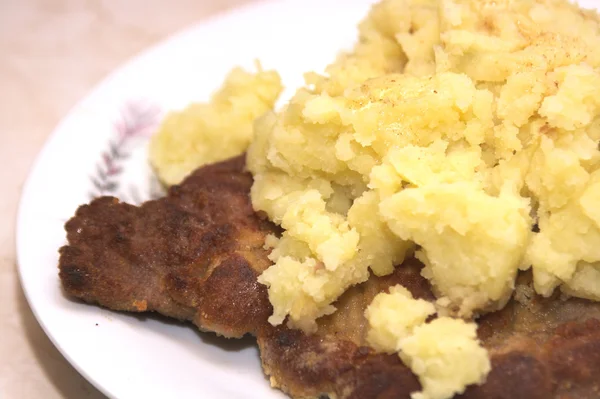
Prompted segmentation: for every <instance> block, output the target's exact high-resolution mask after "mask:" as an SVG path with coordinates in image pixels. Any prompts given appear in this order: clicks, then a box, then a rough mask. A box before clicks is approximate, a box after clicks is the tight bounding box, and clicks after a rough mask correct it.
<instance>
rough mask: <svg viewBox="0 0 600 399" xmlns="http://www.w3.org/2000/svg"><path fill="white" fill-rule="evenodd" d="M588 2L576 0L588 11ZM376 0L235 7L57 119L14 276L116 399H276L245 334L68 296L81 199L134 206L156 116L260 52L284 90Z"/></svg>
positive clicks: (28, 208) (29, 199)
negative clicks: (68, 227) (66, 270)
mask: <svg viewBox="0 0 600 399" xmlns="http://www.w3.org/2000/svg"><path fill="white" fill-rule="evenodd" d="M596 1H597V0H587V1H580V4H582V5H584V6H587V7H590V8H595V7H597V4H596ZM373 2H374V0H284V1H277V2H270V3H262V4H258V5H253V6H249V7H246V8H241V9H238V10H236V11H235V12H232V13H229V14H226V15H222V16H219V17H217V18H214V19H212V20H210V21H207V22H205V23H203V24H201V25H199V26H197V27H194V28H192V29H190V30H187V31H185V32H183V33H181V34H179V35H177V36H174V37H173V38H171V39H170V40H167V41H166V42H164V43H163V44H161V45H159V46H156V47H154V48H153V49H151V50H149V51H148V52H146V53H144V54H142V55H141V56H139V57H137V58H135V59H134V60H132V61H131V62H129V63H128V64H127V65H126V66H124V67H123V68H121V69H119V70H118V71H117V72H115V73H114V74H112V75H111V76H110V77H109V78H107V79H106V80H105V81H104V82H103V83H102V84H100V85H99V86H98V87H97V88H96V89H95V90H94V91H93V92H92V93H91V94H90V95H89V96H88V97H87V98H85V99H84V100H83V101H82V102H81V103H79V104H78V105H77V106H76V107H75V108H74V109H73V110H72V111H71V113H70V114H69V115H68V116H67V117H66V118H65V119H64V120H63V122H62V123H61V124H60V125H59V126H58V128H57V129H56V130H55V132H54V133H53V134H52V136H51V138H50V139H49V140H48V143H47V144H46V146H45V147H44V149H43V151H42V152H41V154H40V155H39V158H38V159H37V161H36V163H35V165H34V167H33V169H32V172H31V175H30V177H29V179H28V181H27V183H26V185H25V188H24V191H23V197H22V200H21V205H20V209H19V215H18V221H17V226H18V227H17V253H18V259H19V272H20V276H21V282H22V285H23V288H24V290H25V294H26V296H27V299H28V300H29V303H30V305H31V308H32V309H33V312H34V313H35V315H36V317H37V319H38V321H39V322H40V324H41V325H42V327H43V328H44V330H45V331H46V333H47V334H48V336H49V337H50V339H51V340H52V341H53V342H54V344H55V345H56V346H57V347H58V349H59V350H60V351H61V352H62V353H63V355H64V356H65V357H66V358H67V359H68V360H69V361H70V362H71V363H72V364H73V365H74V366H75V367H76V368H77V370H79V372H80V373H81V374H83V375H84V376H85V377H86V378H87V379H89V380H90V381H91V382H92V383H93V384H94V385H95V386H96V387H98V388H99V389H100V390H102V391H103V392H104V393H105V394H107V395H108V396H111V397H116V398H138V397H143V398H161V399H163V398H173V397H176V398H237V397H244V398H261V399H263V398H281V397H284V396H283V395H282V394H281V393H279V392H278V391H275V390H272V389H271V388H270V387H269V384H268V381H267V380H266V379H265V378H264V376H263V373H262V371H261V368H260V362H259V356H258V350H257V349H256V347H255V345H254V343H253V341H252V340H241V341H227V340H223V339H218V338H216V337H215V336H214V335H212V334H201V333H198V332H197V331H196V329H195V327H193V326H186V325H180V324H176V323H169V322H166V321H162V320H159V319H156V318H152V317H150V318H144V317H140V316H137V317H136V316H133V315H127V314H120V313H114V312H110V311H108V310H104V309H101V308H98V307H95V306H87V305H82V304H81V303H78V302H74V301H71V300H69V299H68V298H66V297H65V296H64V295H63V293H62V291H61V289H60V284H59V280H58V276H57V273H58V270H57V268H56V265H57V262H58V254H57V249H58V248H59V247H60V246H61V245H63V244H64V242H65V233H64V230H63V225H64V222H65V221H66V220H67V219H68V218H69V217H70V216H71V215H73V213H74V211H75V209H76V208H77V206H78V205H80V204H82V203H86V202H88V201H89V198H90V194H95V195H97V194H100V193H102V194H112V195H117V196H119V197H121V198H122V199H124V200H127V201H131V202H139V201H142V200H144V199H147V198H148V197H150V196H151V195H153V193H154V192H155V191H156V190H155V185H154V183H153V180H152V175H151V173H150V171H149V169H148V167H147V163H146V158H145V143H146V141H147V136H148V134H150V133H151V132H152V130H153V127H155V124H156V122H157V121H158V120H159V118H160V117H161V114H162V112H164V111H166V110H170V109H177V108H181V107H183V106H185V105H186V104H187V103H189V102H190V101H193V100H204V99H207V98H208V96H209V94H210V93H211V92H212V91H213V90H214V89H215V88H216V87H217V86H218V83H219V82H220V80H221V79H222V78H223V77H224V75H225V73H226V72H227V71H228V70H229V69H230V68H231V67H233V66H235V65H242V66H245V67H248V68H251V67H252V66H253V61H254V59H255V58H259V59H260V60H261V61H262V64H263V66H264V67H265V68H275V69H277V70H278V71H279V72H280V73H281V75H282V78H283V82H284V84H285V85H286V86H287V90H286V91H285V93H284V95H283V98H286V97H288V96H289V94H290V93H291V92H293V89H294V88H295V87H296V86H298V85H300V84H301V83H302V73H303V72H305V71H309V70H319V69H322V68H323V67H324V66H325V65H326V64H327V63H328V62H330V61H331V60H333V58H334V56H335V54H336V53H337V52H338V51H339V50H340V49H342V48H347V47H349V46H350V45H351V44H352V43H353V42H354V40H355V37H356V24H357V22H358V21H359V20H360V19H361V18H362V17H363V16H364V15H365V14H366V12H367V10H368V8H369V5H370V4H371V3H373Z"/></svg>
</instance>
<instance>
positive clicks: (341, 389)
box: [59, 157, 600, 399]
mask: <svg viewBox="0 0 600 399" xmlns="http://www.w3.org/2000/svg"><path fill="white" fill-rule="evenodd" d="M251 184H252V177H251V176H250V174H248V173H246V172H245V171H244V157H237V158H234V159H231V160H229V161H226V162H222V163H219V164H215V165H210V166H206V167H204V168H201V169H199V170H197V171H196V172H195V173H193V174H192V175H191V176H190V177H188V178H187V179H186V180H185V181H184V182H183V183H182V184H181V185H179V186H175V187H172V188H171V189H170V190H169V193H168V195H167V196H166V197H164V198H162V199H159V200H155V201H150V202H147V203H145V204H143V205H142V206H140V207H135V206H132V205H128V204H125V203H122V202H119V201H118V200H117V199H115V198H109V197H105V198H99V199H96V200H94V201H93V202H92V203H91V204H89V205H83V206H81V207H80V208H79V209H78V210H77V213H76V214H75V216H74V217H73V218H72V219H71V220H70V221H69V222H68V223H67V224H66V230H67V239H68V245H66V246H64V247H62V248H61V249H60V254H61V256H60V264H59V268H60V278H61V280H62V284H63V287H64V289H65V292H66V293H67V294H68V295H70V296H73V297H76V298H79V299H81V300H83V301H86V302H89V303H97V304H99V305H101V306H104V307H107V308H110V309H115V310H121V311H132V312H144V311H156V312H159V313H161V314H163V315H166V316H169V317H174V318H177V319H179V320H190V321H192V322H193V323H194V324H196V325H197V326H198V327H199V328H200V329H202V330H206V331H214V332H216V333H218V334H220V335H224V336H226V337H240V336H242V335H244V334H246V333H249V334H252V335H254V336H256V337H257V340H258V344H259V347H260V351H261V357H262V363H263V368H264V371H265V373H266V374H267V375H268V376H270V378H271V382H272V384H273V385H274V386H277V387H279V388H280V389H282V390H284V391H285V392H286V393H288V394H289V395H290V396H292V397H295V398H316V397H319V396H322V395H329V396H330V397H332V398H356V399H359V398H360V399H368V398H409V397H410V393H411V392H414V391H417V390H419V389H420V385H419V382H418V380H417V378H416V377H415V376H414V375H413V374H412V372H411V371H410V370H409V369H408V368H407V367H406V366H404V365H403V364H402V362H401V361H400V359H399V358H398V356H397V355H387V354H378V353H375V352H374V351H373V350H372V349H370V348H369V347H368V346H367V345H366V339H365V337H366V330H367V322H366V319H365V317H364V311H365V309H366V307H367V306H368V305H369V303H370V302H371V300H372V299H373V297H374V296H375V295H376V294H378V293H379V292H382V291H385V290H387V289H388V288H389V287H390V286H392V285H395V284H402V285H404V286H406V287H407V288H408V289H409V290H410V291H411V292H412V293H413V295H414V296H415V297H418V298H423V299H429V300H433V299H434V297H433V295H432V293H431V291H430V287H429V284H428V282H427V280H426V279H424V278H423V277H421V275H420V270H421V267H422V265H421V264H420V263H419V262H418V261H416V260H415V259H412V258H411V259H409V260H407V261H406V262H405V263H404V264H402V265H400V266H398V267H397V268H396V270H395V271H394V273H393V274H391V275H389V276H386V277H372V278H371V279H369V281H367V282H365V283H363V284H361V285H358V286H356V287H353V288H351V289H350V290H348V291H347V292H346V293H345V294H344V295H343V296H342V297H341V298H340V299H339V300H338V301H337V302H336V306H337V307H338V311H337V312H336V313H334V314H333V315H330V316H327V317H324V318H322V319H320V320H319V329H318V332H317V333H316V334H314V335H307V334H304V333H303V332H301V331H298V330H291V329H288V328H286V327H284V326H279V327H273V326H271V325H270V324H269V323H268V322H267V318H268V316H269V315H270V314H271V311H272V308H271V305H270V304H269V301H268V298H267V291H266V287H265V286H263V285H261V284H258V283H257V281H256V278H257V276H258V275H259V274H260V273H262V271H263V270H265V268H267V267H268V266H269V265H270V262H269V260H268V259H267V251H266V250H265V249H264V248H263V246H264V240H265V237H266V235H267V234H271V233H275V234H277V232H278V230H277V228H276V227H275V226H273V225H272V224H270V223H269V222H267V221H265V220H263V219H261V218H260V217H258V216H257V215H256V214H255V213H254V212H253V211H252V207H251V204H250V200H249V190H250V186H251ZM515 292H516V293H515V295H514V298H513V299H511V301H510V302H509V304H508V305H507V306H506V307H505V308H504V309H503V310H501V311H498V312H495V313H493V314H489V315H486V316H483V317H482V318H480V319H479V320H478V324H479V330H478V334H479V336H480V338H481V340H482V342H483V344H484V346H485V347H486V348H487V349H488V350H489V353H490V355H491V359H492V371H491V373H490V374H489V376H488V378H487V380H486V382H485V383H484V384H483V385H481V386H471V387H469V388H468V389H467V391H466V392H465V393H464V394H463V395H461V397H463V398H470V399H474V398H486V399H509V398H511V399H520V398H523V399H525V398H526V399H547V398H555V399H597V398H600V304H599V303H596V302H590V301H585V300H580V299H573V298H572V299H565V298H560V297H559V296H554V297H552V298H548V299H544V298H540V297H539V296H537V295H536V294H535V293H534V292H533V290H532V289H531V287H530V276H529V275H528V274H526V273H524V274H523V275H521V276H520V277H519V283H518V285H517V290H516V291H515Z"/></svg>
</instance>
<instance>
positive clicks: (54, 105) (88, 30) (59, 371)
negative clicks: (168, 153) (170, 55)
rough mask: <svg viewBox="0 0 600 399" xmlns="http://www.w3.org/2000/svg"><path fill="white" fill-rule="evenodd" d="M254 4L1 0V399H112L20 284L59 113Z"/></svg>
mask: <svg viewBox="0 0 600 399" xmlns="http://www.w3.org/2000/svg"><path fill="white" fill-rule="evenodd" d="M248 1H250V0H0V160H1V161H2V163H3V167H2V168H0V182H1V184H2V190H1V191H0V193H1V194H0V217H1V218H2V223H1V224H0V398H2V399H13V398H18V399H28V398H36V399H37V398H44V399H52V398H77V399H78V398H94V399H96V398H103V395H101V394H100V393H99V392H98V391H97V390H95V389H94V388H93V387H92V386H91V385H90V384H89V383H87V382H86V381H85V380H84V379H83V378H82V377H81V376H79V375H78V374H77V372H76V371H75V370H74V369H73V368H72V367H71V366H70V365H69V364H68V363H67V362H66V361H65V360H64V358H63V357H62V356H61V355H60V354H59V353H58V351H57V350H56V349H55V348H54V346H53V345H52V344H51V343H50V341H49V340H48V338H47V337H46V336H45V335H44V333H43V332H42V330H41V329H40V327H39V326H38V324H37V322H36V320H35V318H34V317H33V315H32V313H31V310H30V309H29V306H28V305H27V303H26V301H25V298H24V296H23V292H22V290H21V287H20V285H19V281H18V278H17V272H16V261H15V240H14V229H15V214H16V209H17V205H18V202H19V197H20V191H21V187H22V185H23V181H24V179H25V177H26V176H27V172H28V170H29V167H30V165H31V163H32V161H33V160H34V158H35V156H36V154H37V152H38V151H39V149H40V148H41V146H42V144H43V143H44V140H45V139H46V137H47V136H48V134H49V133H50V132H51V131H52V129H53V128H54V126H55V125H56V124H57V123H58V121H59V120H60V118H61V117H62V116H63V115H64V114H65V113H66V112H67V111H68V110H69V108H70V107H72V106H73V105H74V104H75V103H76V102H77V101H78V99H80V98H81V97H82V96H83V95H84V94H86V92H87V91H88V90H89V89H90V88H91V87H92V86H93V85H94V84H96V83H97V82H98V81H100V80H101V79H102V78H103V77H104V76H105V75H106V74H107V73H109V72H110V71H111V70H113V69H114V68H116V67H117V66H119V64H121V63H122V62H123V61H125V60H126V59H127V58H129V57H130V56H132V55H133V54H135V53H136V52H138V51H140V50H142V49H143V48H145V47H147V46H149V45H151V44H153V43H155V42H157V41H159V40H161V39H162V38H164V37H165V36H167V35H168V34H170V33H172V32H174V31H177V30H179V29H181V28H183V27H185V26H187V25H190V24H193V23H195V22H198V21H200V20H202V19H203V18H205V17H206V16H208V15H210V14H213V13H215V12H217V11H219V10H224V9H227V8H232V7H235V6H239V5H240V4H241V3H245V2H248Z"/></svg>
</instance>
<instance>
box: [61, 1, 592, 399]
mask: <svg viewBox="0 0 600 399" xmlns="http://www.w3.org/2000/svg"><path fill="white" fill-rule="evenodd" d="M305 80H306V85H305V86H304V87H302V88H300V89H298V90H297V91H296V93H295V94H294V95H293V97H292V98H291V99H290V100H289V102H288V103H287V104H285V105H284V107H283V108H282V109H280V110H277V111H275V110H273V106H274V103H275V101H276V99H277V97H278V95H279V93H280V92H281V83H280V79H279V75H277V73H275V72H272V71H267V72H265V71H263V70H262V69H261V68H260V67H259V70H258V72H257V73H256V74H250V73H248V72H245V71H243V70H241V69H235V70H234V71H233V72H232V73H231V74H230V75H229V76H228V78H227V79H226V81H225V83H224V85H223V87H222V88H221V89H220V90H219V91H218V92H217V94H215V96H214V97H213V99H212V101H211V102H210V103H207V104H196V105H192V106H190V107H189V108H188V109H186V110H184V111H182V112H179V113H174V114H171V115H170V116H169V117H167V119H166V121H165V122H164V124H163V126H162V127H161V129H160V131H159V132H158V134H157V135H156V136H155V137H154V138H153V139H152V142H151V145H150V162H151V163H152V165H153V166H154V168H155V169H156V171H157V173H158V175H159V177H160V179H161V180H162V181H163V182H164V183H165V184H166V185H171V186H172V187H171V189H170V191H169V195H168V196H167V197H166V198H163V199H160V200H157V201H152V202H149V203H146V204H144V205H143V206H142V207H141V208H137V207H133V206H130V205H127V204H124V203H120V202H118V200H116V199H112V198H108V199H107V198H104V199H100V200H96V201H94V202H93V203H92V204H90V205H88V206H83V207H82V208H80V210H79V211H78V213H77V214H76V216H75V217H74V218H73V219H72V220H71V221H69V223H68V224H67V231H68V239H69V245H67V246H65V247H63V249H62V250H61V261H60V268H61V278H62V281H63V285H64V286H65V288H66V290H67V292H68V293H70V294H71V295H74V296H76V297H79V298H82V299H83V300H86V301H89V302H94V303H99V304H101V305H103V306H107V307H110V308H113V309H119V310H128V311H147V310H156V311H158V312H161V313H163V314H166V315H168V316H172V317H176V318H179V319H184V320H191V321H193V322H194V323H195V324H196V325H197V326H198V327H199V328H201V329H203V330H210V331H215V332H217V333H218V334H221V335H224V336H228V337H239V336H241V335H243V334H245V333H251V334H253V335H255V336H256V337H257V339H258V343H259V346H260V348H261V355H262V361H263V367H264V369H265V372H266V373H267V374H268V375H269V376H270V378H271V383H272V384H273V385H274V386H277V387H280V388H281V389H282V390H284V391H285V392H288V393H289V394H291V395H292V396H294V397H317V396H319V395H320V394H322V393H326V394H329V395H330V396H333V397H356V398H365V397H377V396H378V395H389V396H390V397H408V396H411V397H412V398H413V399H444V398H450V397H453V396H456V395H464V397H507V398H508V397H510V398H512V397H527V398H534V397H540V398H547V397H557V398H558V397H565V395H567V396H568V395H572V396H574V397H578V398H587V397H590V398H591V397H595V396H597V393H598V392H599V391H600V385H598V383H597V382H595V381H598V380H600V379H598V378H597V377H598V376H599V375H597V374H598V373H597V372H596V370H600V358H599V357H598V355H595V354H594V353H600V352H599V351H598V350H599V349H600V348H599V343H598V342H600V337H599V336H598V335H597V334H598V333H597V332H596V330H597V329H598V328H599V327H600V318H599V317H598V315H599V314H600V313H599V308H598V307H599V306H600V304H598V303H596V302H594V301H598V300H600V211H598V209H600V208H598V207H597V205H596V203H597V202H598V201H597V200H600V150H599V144H598V143H599V141H600V97H598V96H597V93H599V92H600V18H599V17H598V14H597V13H595V12H592V11H584V10H581V9H580V8H579V7H577V6H576V5H573V4H571V3H569V2H567V1H566V0H531V1H525V0H515V1H509V0H501V1H497V0H495V1H491V0H382V1H381V2H380V3H379V4H377V5H375V6H374V7H373V8H372V10H371V11H370V13H369V14H368V15H367V17H366V18H365V20H364V21H363V22H362V23H361V24H360V26H359V40H358V42H357V43H356V45H355V46H354V48H353V50H351V51H350V52H347V53H343V54H341V55H339V56H338V57H337V58H336V60H335V61H334V62H333V63H332V64H331V65H329V66H328V67H327V68H326V72H325V73H324V74H319V73H316V72H310V73H307V74H306V77H305ZM246 150H247V159H245V158H243V157H238V158H236V159H234V160H230V161H227V162H224V163H219V164H214V165H211V166H206V167H204V168H200V169H197V170H196V172H193V173H192V171H193V170H195V169H196V168H198V167H199V166H202V165H206V164H209V163H212V162H216V161H219V160H223V159H226V158H229V157H231V156H233V155H236V154H239V153H242V152H244V151H246ZM246 167H247V169H248V171H249V172H247V171H246V169H245V168H246ZM190 173H192V174H191V175H189V174H190ZM188 175H189V177H187V178H186V179H185V180H183V179H184V177H185V176H188ZM182 180H183V183H181V182H182ZM179 183H181V184H180V185H179ZM248 195H249V196H250V198H248ZM107 248H110V250H108V251H107V250H106V249H107ZM92 259H96V260H94V261H92ZM119 265H121V266H119ZM122 265H126V266H127V267H125V268H124V269H122ZM415 287H416V288H415ZM237 295H239V296H240V298H244V300H243V301H241V300H239V298H237V297H236V296H237ZM577 297H578V298H577ZM267 319H268V320H267ZM588 319H590V320H588ZM507 359H508V360H507ZM567 364H568V367H566V365H567ZM515 367H517V368H518V369H519V372H518V373H514V371H512V369H513V368H515ZM419 389H420V391H419Z"/></svg>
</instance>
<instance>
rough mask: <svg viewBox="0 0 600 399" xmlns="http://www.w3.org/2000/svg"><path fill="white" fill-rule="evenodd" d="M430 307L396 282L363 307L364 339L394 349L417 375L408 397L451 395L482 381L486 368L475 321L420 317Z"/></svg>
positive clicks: (432, 310)
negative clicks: (415, 389) (417, 383)
mask: <svg viewBox="0 0 600 399" xmlns="http://www.w3.org/2000/svg"><path fill="white" fill-rule="evenodd" d="M434 313H435V308H434V306H433V305H432V304H431V303H429V302H427V301H424V300H422V299H413V297H412V294H411V293H410V292H409V291H408V290H407V289H406V288H404V287H402V286H394V287H391V288H390V292H389V293H381V294H378V295H377V296H376V297H375V299H373V302H372V303H371V305H370V306H369V307H368V308H367V310H366V312H365V316H366V318H367V320H368V322H369V331H368V335H367V340H368V342H369V345H371V346H372V347H373V348H375V349H377V350H380V351H383V352H396V351H397V352H398V354H399V355H400V357H401V359H402V361H403V362H404V363H405V364H406V365H407V366H408V367H410V368H411V370H412V371H413V372H414V373H415V374H416V375H417V376H418V377H419V380H420V381H421V386H422V387H423V391H422V392H415V393H413V394H412V398H413V399H445V398H449V397H452V396H453V395H454V394H456V393H462V392H464V390H465V387H466V386H467V385H470V384H475V383H482V382H484V381H485V377H486V376H487V374H488V373H489V371H490V369H491V364H490V360H489V358H488V356H487V352H486V350H485V349H484V348H483V347H482V346H481V344H480V343H479V340H478V339H477V333H476V331H477V325H476V324H475V323H466V322H464V321H463V320H461V319H452V318H449V317H440V318H437V319H435V320H433V321H431V322H429V323H425V320H426V319H427V318H428V317H429V316H431V315H432V314H434Z"/></svg>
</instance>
